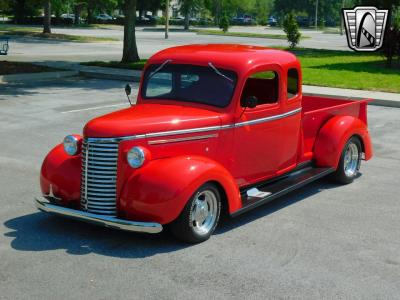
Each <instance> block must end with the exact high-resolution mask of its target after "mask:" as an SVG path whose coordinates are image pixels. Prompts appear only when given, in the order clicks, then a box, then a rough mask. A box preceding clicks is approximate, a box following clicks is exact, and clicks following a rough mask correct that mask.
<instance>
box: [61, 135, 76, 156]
mask: <svg viewBox="0 0 400 300" xmlns="http://www.w3.org/2000/svg"><path fill="white" fill-rule="evenodd" d="M63 147H64V151H65V153H67V154H68V155H69V156H74V155H77V154H78V153H79V139H78V138H77V137H76V136H74V135H71V134H70V135H67V136H66V137H65V138H64V140H63Z"/></svg>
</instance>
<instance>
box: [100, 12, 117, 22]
mask: <svg viewBox="0 0 400 300" xmlns="http://www.w3.org/2000/svg"><path fill="white" fill-rule="evenodd" d="M96 20H98V21H112V20H115V18H113V17H111V16H110V15H108V14H99V15H97V16H96Z"/></svg>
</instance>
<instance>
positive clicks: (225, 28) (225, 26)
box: [219, 14, 229, 33]
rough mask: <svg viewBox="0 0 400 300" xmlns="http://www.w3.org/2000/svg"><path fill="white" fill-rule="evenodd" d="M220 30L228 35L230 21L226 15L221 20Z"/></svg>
mask: <svg viewBox="0 0 400 300" xmlns="http://www.w3.org/2000/svg"><path fill="white" fill-rule="evenodd" d="M219 28H221V29H222V31H223V32H224V33H226V32H227V31H228V29H229V19H228V16H227V15H226V14H224V15H223V17H222V18H221V21H220V22H219Z"/></svg>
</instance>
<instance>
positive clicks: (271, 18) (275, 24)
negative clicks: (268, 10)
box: [268, 16, 278, 27]
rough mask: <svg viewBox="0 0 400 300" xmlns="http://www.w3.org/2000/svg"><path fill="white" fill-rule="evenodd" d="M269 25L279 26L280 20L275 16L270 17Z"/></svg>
mask: <svg viewBox="0 0 400 300" xmlns="http://www.w3.org/2000/svg"><path fill="white" fill-rule="evenodd" d="M268 25H269V26H271V27H275V26H278V20H277V19H276V18H275V17H274V16H270V17H269V18H268Z"/></svg>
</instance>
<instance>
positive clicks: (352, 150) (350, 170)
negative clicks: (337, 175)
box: [344, 143, 360, 177]
mask: <svg viewBox="0 0 400 300" xmlns="http://www.w3.org/2000/svg"><path fill="white" fill-rule="evenodd" d="M359 157H360V153H359V152H358V147H357V145H356V144H354V143H350V144H349V145H348V146H347V148H346V152H345V153H344V172H345V174H346V176H347V177H352V176H354V175H355V174H356V173H357V171H358V162H359Z"/></svg>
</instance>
